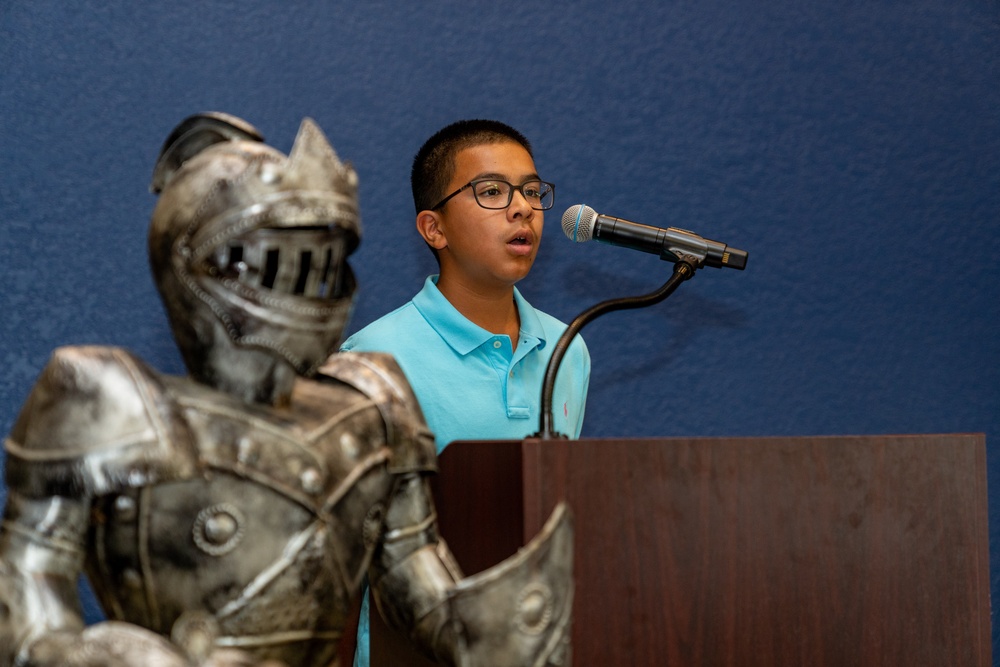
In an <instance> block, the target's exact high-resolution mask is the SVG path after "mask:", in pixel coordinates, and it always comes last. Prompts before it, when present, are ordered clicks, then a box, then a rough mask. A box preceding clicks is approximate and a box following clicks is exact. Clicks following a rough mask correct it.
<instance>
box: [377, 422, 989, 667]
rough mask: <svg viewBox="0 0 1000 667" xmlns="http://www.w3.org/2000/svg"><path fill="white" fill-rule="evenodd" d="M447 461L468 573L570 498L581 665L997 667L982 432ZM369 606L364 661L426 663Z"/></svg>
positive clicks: (440, 489)
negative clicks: (369, 653) (368, 655)
mask: <svg viewBox="0 0 1000 667" xmlns="http://www.w3.org/2000/svg"><path fill="white" fill-rule="evenodd" d="M440 469H441V474H440V475H439V476H438V480H437V482H436V488H435V494H436V500H437V503H438V510H439V516H440V525H441V532H442V535H443V537H444V538H445V539H446V541H447V542H448V544H449V545H450V546H451V548H452V551H453V552H454V554H455V556H456V558H457V559H458V562H459V564H460V565H461V566H462V567H463V569H464V570H465V572H466V573H468V574H472V573H475V572H478V571H480V570H483V569H485V568H487V567H489V566H491V565H493V564H495V563H497V562H499V561H501V560H503V559H504V558H506V557H508V556H510V555H512V554H513V553H515V552H516V551H517V549H518V548H519V547H520V546H522V545H523V544H525V543H527V542H528V541H529V540H530V539H531V537H532V536H534V535H535V534H536V533H537V532H538V531H539V530H540V528H541V527H542V525H543V523H544V522H545V519H546V518H547V517H548V515H549V512H550V511H551V510H552V508H553V507H554V506H555V505H556V503H557V502H558V501H559V500H560V499H566V500H567V501H568V502H569V504H570V507H571V508H572V510H573V512H574V516H575V528H576V535H575V570H574V579H575V582H576V597H575V601H574V606H573V614H574V618H573V640H572V641H573V644H572V650H573V664H575V665H577V666H580V667H582V666H588V667H589V666H591V665H656V666H663V665H667V666H670V665H678V666H681V665H684V666H687V665H739V666H750V665H759V666H762V667H763V666H766V667H776V666H785V665H787V666H795V667H798V666H800V665H810V666H812V667H824V666H829V667H843V666H845V665H872V666H881V665H907V666H908V667H913V666H915V665H927V666H931V665H933V666H935V667H936V666H939V665H980V666H982V667H988V666H989V665H991V643H990V600H989V554H988V526H987V505H986V452H985V438H984V436H983V435H981V434H960V435H913V436H867V437H804V438H690V439H689V438H668V439H639V440H604V439H602V440H578V441H562V440H547V441H540V440H532V439H529V440H525V441H523V442H499V441H497V442H459V443H454V444H452V445H450V446H449V447H448V449H446V450H445V452H444V453H443V454H442V456H441V459H440ZM373 609H374V608H373ZM373 616H374V617H375V618H373V619H372V665H374V666H375V667H388V666H390V665H391V666H393V667H399V666H400V665H429V664H431V663H430V662H427V661H425V660H423V658H420V657H419V656H418V655H417V654H416V653H415V652H414V651H413V650H412V649H411V648H409V646H408V645H407V644H406V642H405V640H403V639H402V638H401V637H398V636H396V635H395V634H394V633H392V632H390V631H389V630H387V629H386V628H385V626H384V625H383V624H382V622H381V619H380V618H378V613H377V612H373Z"/></svg>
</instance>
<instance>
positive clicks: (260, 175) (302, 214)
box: [149, 112, 361, 403]
mask: <svg viewBox="0 0 1000 667" xmlns="http://www.w3.org/2000/svg"><path fill="white" fill-rule="evenodd" d="M150 187H151V189H152V191H153V192H154V193H158V194H159V195H160V198H159V201H158V203H157V206H156V208H155V210H154V211H153V216H152V223H151V226H150V231H149V254H150V263H151V266H152V270H153V277H154V280H155V281H156V285H157V288H158V289H159V291H160V295H161V297H162V298H163V301H164V304H165V306H166V310H167V315H168V317H169V319H170V324H171V328H172V330H173V334H174V338H175V339H176V340H177V343H178V345H179V346H180V349H181V354H182V356H183V358H184V362H185V364H186V365H187V368H188V371H189V373H190V374H191V376H192V377H193V378H194V379H195V380H197V381H199V382H202V383H204V384H208V385H210V386H212V387H215V388H217V389H221V390H224V391H228V392H229V393H232V394H235V395H238V396H240V397H242V398H243V399H244V400H247V401H251V402H252V401H262V402H268V403H280V402H283V401H285V400H287V398H288V395H289V394H290V392H291V387H292V385H293V383H294V379H295V377H296V376H309V375H311V374H313V373H314V372H315V370H316V368H317V367H318V366H319V365H320V364H321V363H322V362H323V361H324V360H325V359H326V358H327V356H328V355H329V354H330V353H331V352H332V351H334V350H335V349H336V347H337V345H338V343H339V342H340V339H341V336H342V334H343V330H344V327H345V325H346V324H347V320H348V318H349V316H350V311H351V306H352V299H353V294H354V290H355V281H354V276H353V273H352V272H351V269H350V266H349V265H348V263H347V256H348V255H349V254H350V253H351V252H353V251H354V250H355V248H356V247H357V245H358V242H359V240H360V234H361V225H360V216H359V212H358V197H357V190H358V179H357V175H356V173H355V172H354V170H353V169H352V168H351V166H350V165H348V164H344V163H342V162H341V161H340V160H339V159H338V157H337V155H336V153H335V152H334V150H333V148H332V147H331V146H330V144H329V142H328V141H327V139H326V137H325V136H324V135H323V132H322V131H321V130H320V129H319V127H318V126H317V125H316V123H315V122H313V121H312V120H311V119H309V118H306V119H304V120H303V121H302V124H301V127H300V128H299V132H298V135H297V136H296V138H295V143H294V145H293V147H292V150H291V151H290V153H289V155H288V156H285V155H284V154H282V153H281V152H280V151H277V150H275V149H274V148H272V147H270V146H267V145H266V144H265V143H264V139H263V137H262V136H261V135H260V133H259V132H258V131H257V130H256V129H255V128H254V127H253V126H251V125H250V124H248V123H247V122H245V121H243V120H241V119H239V118H236V117H234V116H230V115H227V114H222V113H214V112H213V113H204V114H198V115H195V116H191V117H190V118H188V119H186V120H184V121H183V122H182V123H181V124H180V125H178V126H177V128H176V129H175V130H174V131H173V132H172V133H171V135H170V136H169V137H168V138H167V140H166V142H165V143H164V145H163V149H162V151H161V152H160V157H159V159H158V161H157V164H156V168H155V170H154V173H153V180H152V184H151V186H150Z"/></svg>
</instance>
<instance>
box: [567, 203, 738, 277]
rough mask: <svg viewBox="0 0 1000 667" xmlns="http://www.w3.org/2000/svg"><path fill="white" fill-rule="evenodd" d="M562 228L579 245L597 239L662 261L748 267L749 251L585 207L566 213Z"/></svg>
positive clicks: (574, 208) (681, 231)
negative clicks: (687, 257)
mask: <svg viewBox="0 0 1000 667" xmlns="http://www.w3.org/2000/svg"><path fill="white" fill-rule="evenodd" d="M562 226H563V231H564V232H565V233H566V236H568V237H569V238H570V239H572V240H573V241H577V242H578V243H582V242H584V241H589V240H591V239H594V240H595V241H600V242H601V243H607V244H609V245H615V246H621V247H623V248H631V249H632V250H639V251H641V252H648V253H652V254H654V255H659V257H660V259H665V260H667V261H670V262H677V261H679V260H680V259H682V258H683V256H684V255H693V256H695V257H697V258H699V259H700V260H702V261H703V262H704V263H705V265H706V266H712V267H715V268H722V267H726V268H731V269H739V270H741V271H742V270H743V269H745V268H746V265H747V253H746V251H743V250H739V249H737V248H730V247H729V246H727V245H726V244H725V243H721V242H719V241H712V240H710V239H706V238H702V237H700V236H698V235H697V234H695V233H694V232H689V231H686V230H683V229H677V228H676V227H668V228H666V229H660V228H659V227H650V226H649V225H642V224H639V223H638V222H629V221H628V220H622V219H621V218H614V217H612V216H609V215H600V214H599V213H597V211H595V210H594V209H592V208H590V207H589V206H584V205H582V204H577V205H575V206H571V207H569V208H568V209H567V210H566V212H565V213H564V214H563V217H562Z"/></svg>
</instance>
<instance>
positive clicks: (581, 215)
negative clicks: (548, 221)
mask: <svg viewBox="0 0 1000 667" xmlns="http://www.w3.org/2000/svg"><path fill="white" fill-rule="evenodd" d="M596 221H597V211H595V210H594V209H592V208H590V207H589V206H586V205H584V204H576V205H574V206H570V207H569V208H568V209H566V212H565V213H563V217H562V228H563V232H565V233H566V236H568V237H569V238H570V240H572V241H576V242H577V243H583V242H584V241H589V240H590V239H591V237H592V236H593V234H594V223H595V222H596Z"/></svg>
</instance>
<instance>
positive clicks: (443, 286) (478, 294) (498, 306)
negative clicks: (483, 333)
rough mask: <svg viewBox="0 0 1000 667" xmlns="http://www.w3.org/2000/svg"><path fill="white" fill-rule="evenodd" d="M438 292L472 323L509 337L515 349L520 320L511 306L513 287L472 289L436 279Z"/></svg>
mask: <svg viewBox="0 0 1000 667" xmlns="http://www.w3.org/2000/svg"><path fill="white" fill-rule="evenodd" d="M437 286H438V289H439V290H440V291H441V294H442V295H444V298H446V299H448V302H449V303H451V305H452V306H454V307H455V310H457V311H458V312H460V313H462V315H464V316H465V318H466V319H468V320H469V321H470V322H472V323H473V324H475V325H477V326H480V327H482V328H483V329H486V330H487V331H489V332H491V333H495V334H506V335H507V336H509V337H510V343H511V346H512V347H514V348H516V347H517V341H518V337H519V336H520V332H521V318H520V315H519V313H518V312H517V304H515V303H514V286H513V285H506V286H502V287H498V288H496V289H481V288H477V289H472V288H469V287H468V286H466V285H463V284H461V283H457V282H454V281H449V280H446V279H445V278H444V277H442V278H439V279H438V283H437Z"/></svg>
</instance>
